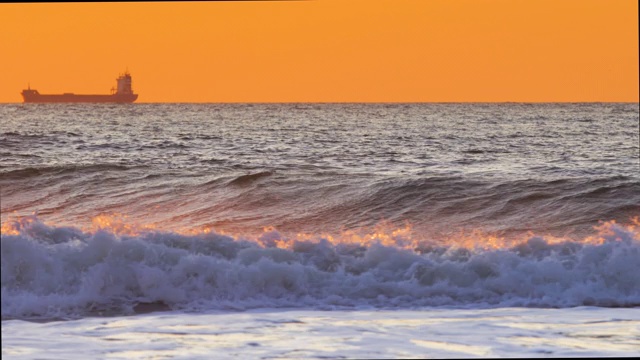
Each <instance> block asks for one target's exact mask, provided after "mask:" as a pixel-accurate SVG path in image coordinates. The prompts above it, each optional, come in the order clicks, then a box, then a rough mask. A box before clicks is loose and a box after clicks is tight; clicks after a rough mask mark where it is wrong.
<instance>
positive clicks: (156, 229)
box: [0, 103, 640, 359]
mask: <svg viewBox="0 0 640 360" xmlns="http://www.w3.org/2000/svg"><path fill="white" fill-rule="evenodd" d="M639 124H640V120H639V110H638V104H636V103H575V104H573V103H572V104H569V103H566V104H565V103H562V104H528V103H499V104H484V103H477V104H475V103H464V104H462V103H460V104H456V103H443V104H342V103H340V104H315V103H310V104H298V103H296V104H127V105H120V104H3V105H0V200H1V214H0V215H1V222H2V235H1V277H2V356H3V358H4V357H6V358H12V359H32V358H47V359H86V358H121V359H130V358H148V359H150V358H154V359H155V358H185V359H187V358H188V359H192V358H202V359H209V358H236V357H241V358H295V359H298V358H410V357H414V358H425V357H436V358H451V357H454V358H458V357H522V356H526V357H550V356H551V357H555V356H576V357H583V356H612V355H615V356H633V355H638V354H640V311H638V307H640V171H639V170H640V160H639V157H640V135H639V134H640V129H639V126H640V125H639Z"/></svg>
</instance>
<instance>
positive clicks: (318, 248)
mask: <svg viewBox="0 0 640 360" xmlns="http://www.w3.org/2000/svg"><path fill="white" fill-rule="evenodd" d="M598 236H599V239H600V241H599V242H594V241H591V242H586V241H584V242H576V241H573V242H569V241H566V242H558V241H555V242H552V241H547V240H545V239H544V238H542V237H536V236H534V237H531V238H530V239H528V241H525V242H523V243H520V244H517V245H512V246H509V247H502V248H494V249H464V248H459V247H454V246H449V247H447V246H430V247H429V246H427V244H421V246H422V247H415V246H414V247H412V246H408V245H406V243H403V241H405V240H406V239H398V244H395V245H394V244H389V243H388V242H386V243H384V244H383V243H382V242H381V241H372V242H371V243H369V244H354V243H349V242H346V241H345V242H335V241H334V242H330V241H328V240H327V239H321V238H316V239H310V240H306V241H300V240H287V239H284V238H283V236H282V235H280V234H279V233H278V232H276V231H268V232H266V233H265V234H263V236H261V237H259V238H258V239H255V241H254V240H246V239H244V240H243V239H234V238H232V237H230V236H225V235H219V234H215V233H209V234H199V235H182V234H178V233H170V232H142V233H140V234H137V235H118V234H115V233H114V232H110V231H106V230H98V231H94V232H83V231H81V230H78V229H75V228H70V227H52V226H48V225H46V224H44V223H42V222H41V221H39V220H38V219H37V218H35V217H31V218H25V219H22V220H20V221H19V222H18V223H16V224H14V227H13V234H8V233H7V234H4V233H3V235H2V241H1V252H2V254H1V255H2V318H3V319H9V318H56V317H62V318H70V317H79V316H85V315H90V314H99V313H102V314H106V313H110V314H129V313H134V309H135V306H136V305H137V304H140V303H145V304H148V303H153V304H155V305H156V306H163V307H165V308H167V309H182V310H188V311H207V310H212V309H240V310H244V309H251V308H273V307H306V308H316V309H344V308H359V309H362V308H371V307H376V308H396V309H397V308H415V307H422V306H454V307H472V308H478V307H505V306H529V307H571V306H580V305H595V306H607V307H611V306H623V307H630V306H638V305H639V304H640V276H638V274H640V237H639V233H638V231H637V228H633V227H623V226H620V225H617V224H615V223H610V224H607V226H606V227H605V228H603V229H601V233H600V234H599V235H598ZM403 244H404V245H403ZM278 246H280V247H278Z"/></svg>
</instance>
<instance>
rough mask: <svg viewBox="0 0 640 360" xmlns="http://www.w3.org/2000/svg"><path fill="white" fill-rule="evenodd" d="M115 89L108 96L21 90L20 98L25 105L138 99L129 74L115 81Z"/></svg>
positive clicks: (29, 88)
mask: <svg viewBox="0 0 640 360" xmlns="http://www.w3.org/2000/svg"><path fill="white" fill-rule="evenodd" d="M116 82H117V87H116V88H115V89H114V88H112V89H111V94H110V95H86V94H74V93H64V94H40V93H39V92H38V90H35V89H31V86H30V85H29V87H28V88H27V89H26V90H22V93H21V94H22V98H23V99H24V102H25V103H79V102H82V103H132V102H134V101H136V99H137V98H138V94H134V93H133V89H132V87H131V74H129V72H128V71H125V72H124V74H121V75H120V76H119V77H118V78H117V79H116Z"/></svg>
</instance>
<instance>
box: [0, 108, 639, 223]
mask: <svg viewBox="0 0 640 360" xmlns="http://www.w3.org/2000/svg"><path fill="white" fill-rule="evenodd" d="M0 117H1V118H2V119H3V121H2V132H1V133H0V155H1V157H0V186H1V191H2V193H1V195H2V221H6V220H7V217H8V215H9V214H17V215H27V214H31V213H33V212H34V211H37V213H38V214H39V215H38V217H39V218H40V219H42V220H45V221H47V222H51V223H55V224H59V225H79V226H82V225H87V224H90V221H91V219H92V217H94V216H96V215H100V214H107V213H118V214H122V215H126V216H127V218H128V219H129V220H130V221H132V222H138V223H144V224H155V225H157V226H163V227H169V228H170V229H171V228H173V229H178V228H196V227H203V226H207V227H213V228H216V229H221V230H229V231H245V232H251V231H259V230H262V227H264V226H274V227H275V228H277V229H278V230H281V231H285V232H287V231H291V232H310V233H317V232H328V233H332V232H335V231H338V230H340V229H353V228H359V227H362V226H372V225H375V224H376V223H379V222H380V221H388V222H391V223H394V224H403V222H407V221H408V222H410V223H411V224H412V226H414V227H417V228H424V229H429V230H430V231H443V230H445V229H458V228H475V229H477V228H482V229H486V230H490V231H516V232H517V231H528V230H531V231H534V232H547V231H550V232H552V233H555V234H566V233H567V231H580V230H585V229H590V228H591V227H592V226H593V225H595V224H597V222H598V221H599V220H618V221H628V220H629V218H630V217H632V216H637V215H639V214H640V175H638V173H639V171H638V170H639V163H638V155H639V148H638V146H639V140H638V107H637V104H246V105H244V104H238V105H213V104H193V105H192V104H166V105H164V104H163V105H160V104H134V105H124V106H123V105H103V104H96V105H80V104H77V105H76V104H56V105H54V104H51V105H48V104H42V105H32V104H27V105H3V106H1V107H0Z"/></svg>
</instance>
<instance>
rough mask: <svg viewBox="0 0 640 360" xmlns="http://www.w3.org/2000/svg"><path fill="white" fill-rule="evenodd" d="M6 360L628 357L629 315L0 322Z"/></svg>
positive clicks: (507, 312) (635, 325)
mask: <svg viewBox="0 0 640 360" xmlns="http://www.w3.org/2000/svg"><path fill="white" fill-rule="evenodd" d="M2 340H3V346H2V356H3V358H5V357H7V358H11V359H32V358H47V359H86V358H115V359H132V358H135V359H141V358H147V359H149V358H177V359H209V358H211V357H215V358H218V359H227V358H229V359H230V358H237V357H243V358H252V359H258V358H260V359H300V358H305V359H306V358H309V359H320V358H330V359H340V358H349V359H354V358H359V359H362V358H367V359H380V358H471V357H480V358H487V357H584V356H586V357H608V356H636V355H637V353H638V349H639V348H640V312H638V311H637V310H634V309H602V308H593V307H582V308H572V309H525V308H501V309H493V310H472V309H423V310H392V311H389V310H366V309H361V310H358V311H311V310H273V309H263V310H258V311H248V312H242V313H200V314H189V313H179V312H169V313H153V314H147V315H138V316H133V317H111V318H84V319H80V320H73V321H61V322H49V323H44V324H41V323H32V322H25V321H19V320H11V321H4V322H3V324H2Z"/></svg>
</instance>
